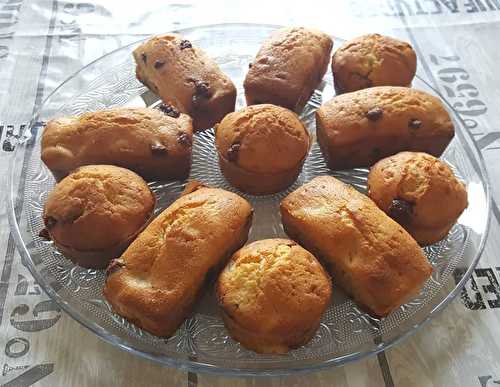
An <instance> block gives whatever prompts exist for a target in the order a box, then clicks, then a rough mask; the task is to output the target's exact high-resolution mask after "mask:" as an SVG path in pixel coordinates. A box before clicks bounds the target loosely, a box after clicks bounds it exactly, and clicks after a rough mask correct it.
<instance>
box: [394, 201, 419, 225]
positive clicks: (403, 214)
mask: <svg viewBox="0 0 500 387" xmlns="http://www.w3.org/2000/svg"><path fill="white" fill-rule="evenodd" d="M412 214H413V204H412V203H410V202H407V201H406V200H403V199H394V200H393V201H392V202H391V205H390V206H389V213H388V215H389V216H390V217H391V218H392V219H394V220H395V221H396V222H398V223H399V224H401V225H407V224H409V223H410V221H411V216H412Z"/></svg>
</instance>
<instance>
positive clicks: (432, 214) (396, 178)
mask: <svg viewBox="0 0 500 387" xmlns="http://www.w3.org/2000/svg"><path fill="white" fill-rule="evenodd" d="M368 195H369V196H370V198H371V199H372V200H373V201H374V202H375V203H376V204H377V206H379V208H380V209H382V210H383V211H384V212H385V213H387V214H388V215H389V216H390V217H391V218H393V219H394V220H395V221H396V222H398V223H399V224H401V225H402V226H403V227H404V228H405V229H406V230H407V231H408V232H409V233H410V234H411V235H412V236H413V238H415V240H416V241H417V242H418V243H420V244H421V245H424V246H425V245H429V244H432V243H434V242H437V241H439V240H441V239H443V238H444V237H445V236H446V234H448V231H449V230H450V229H451V227H452V226H453V225H454V224H455V222H456V221H457V219H458V217H459V216H460V214H461V213H462V212H463V210H464V209H465V208H466V207H467V191H466V189H465V187H464V185H463V184H462V183H461V182H460V181H459V180H458V179H457V178H456V177H455V175H454V174H453V172H452V171H451V169H450V168H449V167H448V165H446V164H445V163H444V162H442V161H440V160H439V159H437V158H435V157H433V156H431V155H428V154H426V153H416V152H401V153H398V154H397V155H395V156H392V157H388V158H386V159H383V160H380V161H379V162H378V163H377V164H375V165H374V166H373V167H372V169H371V171H370V174H369V175H368Z"/></svg>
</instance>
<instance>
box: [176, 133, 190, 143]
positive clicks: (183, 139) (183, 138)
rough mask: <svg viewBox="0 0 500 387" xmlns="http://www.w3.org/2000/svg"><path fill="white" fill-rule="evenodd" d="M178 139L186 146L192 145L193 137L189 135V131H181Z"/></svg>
mask: <svg viewBox="0 0 500 387" xmlns="http://www.w3.org/2000/svg"><path fill="white" fill-rule="evenodd" d="M177 141H178V142H179V144H181V145H184V146H191V138H190V137H189V136H188V134H187V133H184V132H180V133H179V134H178V135H177Z"/></svg>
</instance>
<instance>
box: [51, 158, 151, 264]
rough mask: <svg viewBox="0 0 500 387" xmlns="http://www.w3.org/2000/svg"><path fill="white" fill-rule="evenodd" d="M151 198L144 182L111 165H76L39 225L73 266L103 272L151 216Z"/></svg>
mask: <svg viewBox="0 0 500 387" xmlns="http://www.w3.org/2000/svg"><path fill="white" fill-rule="evenodd" d="M154 206H155V197H154V195H153V193H152V192H151V190H150V189H149V187H148V185H147V184H146V182H145V181H144V180H143V179H142V178H141V177H140V176H138V175H137V174H135V173H134V172H132V171H129V170H128V169H125V168H120V167H115V166H112V165H89V166H84V167H80V168H78V169H77V170H75V171H74V172H73V173H71V174H69V175H68V176H66V177H65V178H64V179H63V180H61V181H60V182H59V183H58V184H57V185H56V186H55V187H54V189H53V191H52V192H51V193H50V194H49V196H48V198H47V201H46V202H45V207H44V211H43V222H44V224H45V228H46V230H47V232H48V235H49V237H50V239H52V240H53V241H54V243H55V245H56V246H57V248H58V249H59V250H60V251H61V252H62V253H63V254H64V255H65V256H66V257H67V258H70V259H71V260H72V261H73V262H75V263H76V264H78V265H80V266H83V267H87V268H95V269H103V268H105V267H106V266H107V265H108V263H109V261H110V260H111V259H112V258H116V257H118V256H120V255H121V253H122V252H123V251H125V249H126V248H127V247H128V245H129V244H130V243H131V242H132V240H133V239H134V238H135V237H136V235H137V234H138V233H139V232H140V231H141V230H142V229H143V228H144V226H145V225H146V223H147V222H148V220H149V219H150V218H151V215H152V213H153V208H154Z"/></svg>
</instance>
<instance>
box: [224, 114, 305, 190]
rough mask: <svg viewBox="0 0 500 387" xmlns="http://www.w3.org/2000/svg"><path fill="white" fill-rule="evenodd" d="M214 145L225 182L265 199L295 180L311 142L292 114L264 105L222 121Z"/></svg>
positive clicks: (297, 118)
mask: <svg viewBox="0 0 500 387" xmlns="http://www.w3.org/2000/svg"><path fill="white" fill-rule="evenodd" d="M215 141H216V147H217V152H218V155H219V165H220V168H221V171H222V173H223V174H224V176H225V177H226V179H227V180H228V181H229V182H230V183H231V184H232V185H234V186H235V187H237V188H238V189H240V190H241V191H243V192H247V193H250V194H254V195H265V194H272V193H275V192H279V191H281V190H283V189H285V188H287V187H288V186H289V185H291V184H292V183H293V182H294V181H295V180H296V179H297V176H298V175H299V173H300V171H301V169H302V164H303V163H304V160H305V158H306V156H307V153H308V152H309V145H310V141H311V139H310V136H309V132H308V131H307V129H306V128H305V127H304V125H303V124H302V122H301V121H300V119H299V117H298V116H297V115H296V114H295V113H294V112H292V111H290V110H288V109H285V108H283V107H280V106H275V105H271V104H263V105H252V106H249V107H246V108H244V109H242V110H240V111H238V112H234V113H230V114H228V115H227V116H226V117H224V119H223V120H222V122H221V123H220V124H219V125H218V126H217V127H216V134H215Z"/></svg>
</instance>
